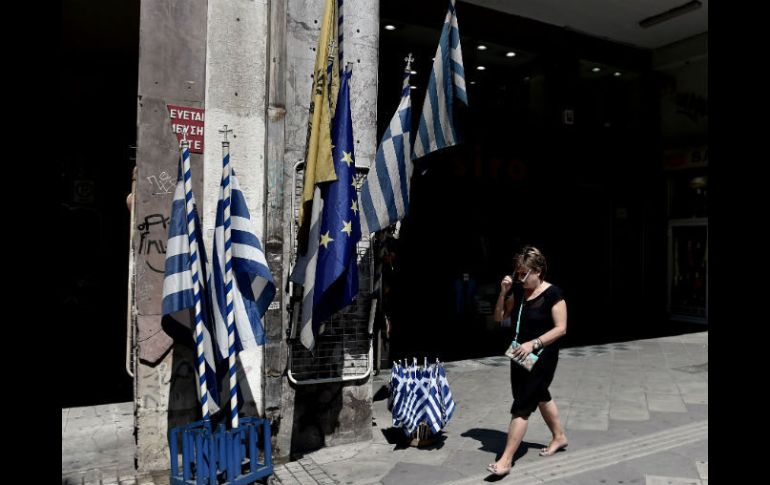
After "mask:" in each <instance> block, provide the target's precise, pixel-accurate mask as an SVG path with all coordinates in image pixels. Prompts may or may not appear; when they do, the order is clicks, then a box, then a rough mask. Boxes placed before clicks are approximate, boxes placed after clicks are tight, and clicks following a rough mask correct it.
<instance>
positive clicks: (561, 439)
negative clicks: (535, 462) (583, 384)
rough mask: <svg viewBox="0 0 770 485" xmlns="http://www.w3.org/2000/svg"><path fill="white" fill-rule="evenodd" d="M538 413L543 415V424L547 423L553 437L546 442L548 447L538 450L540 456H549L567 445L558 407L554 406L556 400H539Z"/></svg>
mask: <svg viewBox="0 0 770 485" xmlns="http://www.w3.org/2000/svg"><path fill="white" fill-rule="evenodd" d="M538 408H539V409H540V414H542V415H543V419H544V420H545V424H547V425H548V429H550V430H551V434H552V435H553V439H552V440H551V442H550V443H549V444H548V447H546V448H543V449H542V450H541V451H540V455H541V456H550V455H553V454H554V453H556V452H557V451H559V450H560V449H562V448H564V447H566V446H567V435H566V434H564V428H562V426H561V422H560V421H559V409H558V408H557V407H556V401H554V400H553V399H551V400H550V401H548V402H541V403H540V404H538Z"/></svg>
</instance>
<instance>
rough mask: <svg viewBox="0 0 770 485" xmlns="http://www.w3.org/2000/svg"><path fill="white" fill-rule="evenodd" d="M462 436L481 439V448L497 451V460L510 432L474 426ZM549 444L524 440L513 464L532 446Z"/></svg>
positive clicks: (515, 454) (539, 447) (482, 449)
mask: <svg viewBox="0 0 770 485" xmlns="http://www.w3.org/2000/svg"><path fill="white" fill-rule="evenodd" d="M460 436H463V437H466V438H473V439H475V440H477V441H480V442H481V448H479V450H481V451H488V452H490V453H495V460H498V459H500V455H502V453H503V450H504V449H505V440H506V438H507V437H508V434H507V433H504V432H502V431H498V430H496V429H485V428H472V429H469V430H468V431H466V432H464V433H462V434H461V435H460ZM547 445H548V443H543V444H541V443H532V442H531V441H522V442H521V444H520V445H519V448H518V449H517V450H516V453H514V455H513V464H514V465H515V464H516V460H518V459H519V458H521V457H522V456H524V455H526V454H527V452H528V451H529V449H530V448H537V449H538V450H539V449H541V448H543V447H545V446H547Z"/></svg>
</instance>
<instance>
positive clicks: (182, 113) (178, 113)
mask: <svg viewBox="0 0 770 485" xmlns="http://www.w3.org/2000/svg"><path fill="white" fill-rule="evenodd" d="M168 112H169V115H170V116H171V129H172V131H173V132H174V133H175V134H176V138H177V140H179V141H180V142H181V141H182V138H183V135H184V133H187V141H188V142H190V152H192V153H203V121H204V110H203V108H190V107H188V106H172V105H170V104H169V105H168Z"/></svg>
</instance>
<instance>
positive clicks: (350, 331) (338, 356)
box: [289, 162, 376, 384]
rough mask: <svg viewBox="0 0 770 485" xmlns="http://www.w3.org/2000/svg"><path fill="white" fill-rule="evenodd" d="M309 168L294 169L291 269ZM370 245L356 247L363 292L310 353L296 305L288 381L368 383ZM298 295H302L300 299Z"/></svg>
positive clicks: (360, 175)
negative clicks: (305, 170) (299, 323)
mask: <svg viewBox="0 0 770 485" xmlns="http://www.w3.org/2000/svg"><path fill="white" fill-rule="evenodd" d="M303 175H304V164H302V162H300V163H298V164H297V165H296V166H295V170H294V198H293V206H292V213H293V223H292V230H293V232H292V249H291V260H292V267H293V264H294V263H295V262H296V258H297V254H296V251H297V240H296V238H297V233H298V229H299V206H300V204H301V200H302V185H303ZM365 175H366V172H365V171H364V170H361V169H358V170H357V172H356V188H357V190H359V191H360V190H361V185H362V183H363V179H364V177H365ZM370 248H371V241H370V238H369V237H368V235H366V236H363V237H362V238H361V241H360V242H359V243H358V245H357V247H356V251H357V254H358V282H359V292H358V296H357V297H356V299H355V300H354V301H353V303H352V304H351V305H350V306H348V307H347V308H344V309H343V310H341V311H340V312H338V313H336V314H335V315H333V316H332V317H331V318H330V319H329V320H328V321H327V322H324V324H323V332H322V333H321V334H320V335H318V336H316V343H315V349H314V353H315V355H313V354H311V353H310V351H308V350H307V349H306V348H305V347H304V346H303V345H302V343H301V342H300V341H299V339H298V338H295V336H296V335H298V334H299V329H297V328H296V325H297V322H298V321H300V316H301V315H300V313H301V311H302V310H301V304H300V303H299V301H295V303H294V305H293V311H292V317H291V322H292V329H291V335H292V338H290V339H289V378H290V379H291V380H292V382H294V383H296V384H317V383H320V382H339V381H347V380H357V379H365V378H366V377H368V376H369V374H370V373H371V370H372V324H373V321H374V310H375V306H376V302H375V301H373V300H372V292H373V281H372V276H373V274H374V258H373V256H372V254H371V251H370ZM297 296H298V297H299V296H301V295H297Z"/></svg>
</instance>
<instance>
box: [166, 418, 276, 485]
mask: <svg viewBox="0 0 770 485" xmlns="http://www.w3.org/2000/svg"><path fill="white" fill-rule="evenodd" d="M270 435H271V432H270V422H269V421H268V420H266V419H260V418H254V417H244V418H241V419H240V420H239V426H238V427H237V428H234V429H225V427H224V425H222V424H220V425H219V426H218V427H217V429H216V431H215V432H212V430H211V422H210V421H196V422H194V423H190V424H187V425H184V426H178V427H175V428H172V429H171V430H170V431H169V432H168V444H169V451H170V454H171V480H170V482H171V485H247V484H250V483H254V482H255V481H257V480H259V479H261V478H264V477H267V476H269V475H271V474H272V473H273V457H272V448H271V445H270ZM180 439H181V446H182V453H181V455H182V456H181V460H182V461H181V467H180V462H179V459H180V457H179V442H180Z"/></svg>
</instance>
